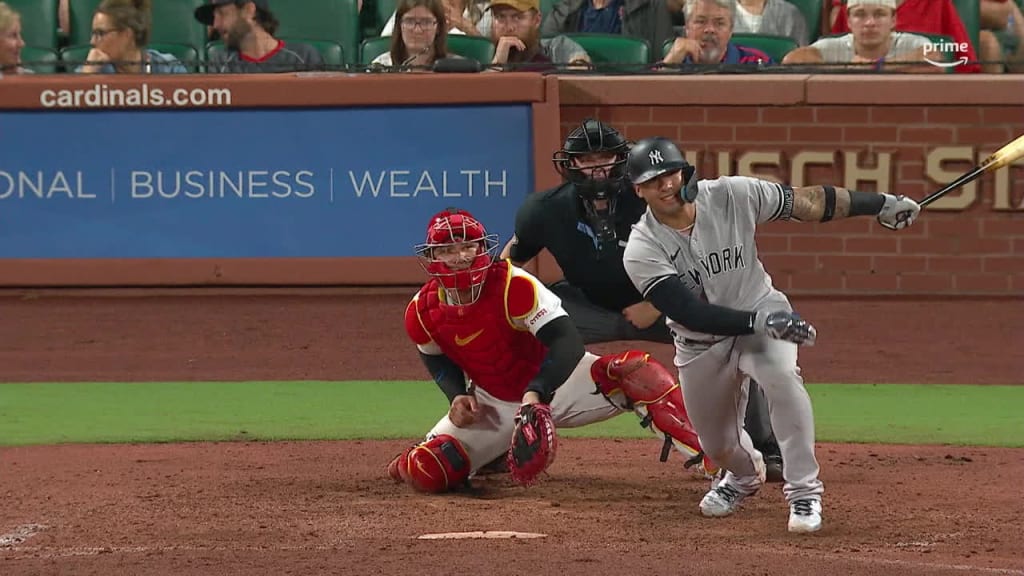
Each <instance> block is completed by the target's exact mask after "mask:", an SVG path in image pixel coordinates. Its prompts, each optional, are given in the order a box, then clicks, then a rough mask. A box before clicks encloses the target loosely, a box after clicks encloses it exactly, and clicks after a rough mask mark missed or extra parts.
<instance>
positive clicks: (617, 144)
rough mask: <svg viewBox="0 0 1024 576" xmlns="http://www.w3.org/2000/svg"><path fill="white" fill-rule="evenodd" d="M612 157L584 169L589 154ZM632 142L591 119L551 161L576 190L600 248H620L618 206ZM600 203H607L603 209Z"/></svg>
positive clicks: (566, 142)
mask: <svg viewBox="0 0 1024 576" xmlns="http://www.w3.org/2000/svg"><path fill="white" fill-rule="evenodd" d="M602 153H603V154H609V155H612V156H613V159H612V160H611V161H610V162H607V163H605V164H599V165H588V166H581V165H580V162H579V160H580V159H581V158H582V157H583V156H585V155H588V154H602ZM627 154H629V142H628V141H626V139H625V138H623V137H622V134H620V133H619V131H618V130H616V129H615V128H612V127H611V126H609V125H607V124H605V123H603V122H601V121H600V120H595V119H593V118H587V119H586V120H584V121H583V123H582V124H580V125H579V126H578V127H577V128H575V129H573V131H572V132H570V133H569V137H568V138H566V139H565V144H564V145H563V147H562V149H560V150H559V151H557V152H555V155H554V156H553V157H552V159H551V161H552V162H553V163H554V164H555V169H556V170H558V173H559V174H561V175H562V177H563V178H565V180H566V181H567V182H570V183H572V184H573V185H574V186H575V187H576V195H577V196H578V197H579V200H580V204H581V205H582V208H583V213H584V215H585V216H586V219H587V221H588V223H589V224H590V227H591V228H592V229H593V230H594V233H595V235H596V236H597V240H598V243H599V244H598V247H599V248H602V247H605V246H614V245H616V239H615V222H614V215H615V205H616V199H617V197H618V195H619V191H620V190H621V189H622V185H623V183H624V182H625V177H626V155H627ZM596 201H604V202H602V203H601V207H600V208H598V205H597V204H595V202H596Z"/></svg>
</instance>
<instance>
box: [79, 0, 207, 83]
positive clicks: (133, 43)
mask: <svg viewBox="0 0 1024 576" xmlns="http://www.w3.org/2000/svg"><path fill="white" fill-rule="evenodd" d="M151 11H152V7H151V6H150V0H103V1H102V2H100V5H99V7H97V8H96V13H95V14H93V17H92V49H91V50H89V54H88V55H87V56H86V57H85V63H84V64H83V65H81V66H79V67H77V68H76V69H75V72H81V73H84V74H187V73H188V70H186V69H185V66H183V65H182V63H181V62H179V61H178V59H177V58H175V57H174V56H171V55H170V54H164V53H163V52H157V51H156V50H152V49H149V48H147V47H146V46H147V45H148V44H149V31H150V27H151V25H152V13H151Z"/></svg>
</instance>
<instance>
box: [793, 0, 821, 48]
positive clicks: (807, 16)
mask: <svg viewBox="0 0 1024 576" xmlns="http://www.w3.org/2000/svg"><path fill="white" fill-rule="evenodd" d="M788 1H789V3H790V4H793V5H794V6H796V7H797V8H798V9H800V13H801V14H803V15H804V20H806V21H807V41H808V42H811V43H813V42H814V41H815V40H817V39H818V38H819V37H821V35H822V34H821V15H822V8H823V4H824V0H788Z"/></svg>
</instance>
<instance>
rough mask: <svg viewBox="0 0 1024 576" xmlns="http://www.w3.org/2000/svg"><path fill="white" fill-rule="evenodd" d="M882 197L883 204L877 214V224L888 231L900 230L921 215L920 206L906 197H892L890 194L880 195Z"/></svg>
mask: <svg viewBox="0 0 1024 576" xmlns="http://www.w3.org/2000/svg"><path fill="white" fill-rule="evenodd" d="M882 196H885V204H883V205H882V211H881V212H879V213H878V223H879V224H881V225H882V226H885V227H886V228H888V229H889V230H901V229H903V228H906V227H907V226H910V225H911V224H913V223H914V220H916V219H917V215H918V214H920V213H921V206H920V205H918V203H917V202H914V201H913V200H912V199H910V198H907V197H906V196H893V195H892V194H882Z"/></svg>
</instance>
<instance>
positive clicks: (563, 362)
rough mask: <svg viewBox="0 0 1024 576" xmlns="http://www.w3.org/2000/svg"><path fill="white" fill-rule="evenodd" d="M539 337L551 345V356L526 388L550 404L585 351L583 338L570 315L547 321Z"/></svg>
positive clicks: (545, 359) (548, 345)
mask: <svg viewBox="0 0 1024 576" xmlns="http://www.w3.org/2000/svg"><path fill="white" fill-rule="evenodd" d="M537 339H538V340H540V341H541V342H543V343H544V345H545V346H547V347H548V355H547V357H546V358H544V363H543V364H541V367H540V372H538V373H537V376H535V377H534V378H533V380H531V381H530V384H529V385H528V386H527V387H526V390H527V391H528V392H529V391H532V392H536V393H538V394H540V401H541V402H543V403H545V404H550V403H551V398H552V397H553V396H554V395H555V390H556V389H557V388H558V387H559V386H561V385H562V384H563V383H565V381H566V380H568V379H569V375H570V374H572V371H573V370H575V369H576V366H577V365H578V364H579V363H580V360H581V359H582V358H583V353H584V352H586V350H585V349H584V348H583V337H582V336H580V332H579V330H577V329H576V325H575V324H573V322H572V319H570V318H569V317H568V316H562V317H561V318H556V319H555V320H552V321H551V322H549V323H547V324H546V325H545V326H544V327H543V328H541V329H540V330H539V331H538V332H537Z"/></svg>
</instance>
